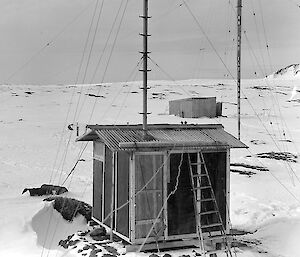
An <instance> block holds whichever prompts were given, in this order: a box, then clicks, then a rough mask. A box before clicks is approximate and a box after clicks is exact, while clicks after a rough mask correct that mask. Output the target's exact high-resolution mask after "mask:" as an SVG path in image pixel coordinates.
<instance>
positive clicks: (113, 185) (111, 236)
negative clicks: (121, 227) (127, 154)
mask: <svg viewBox="0 0 300 257" xmlns="http://www.w3.org/2000/svg"><path fill="white" fill-rule="evenodd" d="M111 180H112V181H111V205H110V206H111V207H110V211H111V215H110V229H111V230H110V241H111V242H113V235H114V233H113V226H114V202H115V201H114V198H115V197H114V195H115V194H114V192H115V152H113V153H112V175H111Z"/></svg>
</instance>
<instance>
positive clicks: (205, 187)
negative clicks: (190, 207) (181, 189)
mask: <svg viewBox="0 0 300 257" xmlns="http://www.w3.org/2000/svg"><path fill="white" fill-rule="evenodd" d="M208 188H210V189H211V186H202V187H194V189H192V190H194V191H195V190H198V189H200V190H201V189H208Z"/></svg>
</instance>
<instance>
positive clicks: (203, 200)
mask: <svg viewBox="0 0 300 257" xmlns="http://www.w3.org/2000/svg"><path fill="white" fill-rule="evenodd" d="M210 201H215V199H214V198H206V199H198V202H210Z"/></svg>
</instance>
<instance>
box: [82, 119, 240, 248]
mask: <svg viewBox="0 0 300 257" xmlns="http://www.w3.org/2000/svg"><path fill="white" fill-rule="evenodd" d="M87 128H88V131H87V132H86V133H85V134H84V135H82V136H81V137H80V138H79V139H78V141H93V145H94V147H93V152H94V154H93V159H94V165H93V213H92V217H93V219H94V220H95V221H96V222H98V223H99V224H101V225H104V226H105V227H108V228H111V229H112V230H113V232H114V233H115V234H116V235H118V236H119V237H121V238H122V239H124V240H126V241H127V242H129V243H130V244H133V245H138V244H142V243H143V242H144V240H145V239H147V243H149V242H163V243H167V242H174V240H177V241H176V243H175V244H176V245H179V244H180V241H178V240H181V243H184V244H185V245H186V244H187V242H188V241H187V239H192V238H197V231H196V230H197V229H196V220H195V212H194V202H193V200H194V197H193V193H192V190H191V189H192V187H191V178H190V165H189V161H190V160H192V161H193V162H197V161H199V160H198V159H199V152H201V153H203V155H204V159H205V162H206V166H207V169H208V173H209V177H210V179H211V183H212V187H213V190H214V192H215V195H216V201H217V204H218V206H219V210H220V215H221V217H222V221H223V225H224V228H225V230H226V231H227V232H229V216H228V215H229V213H228V208H229V184H230V183H229V173H230V166H229V165H230V149H231V148H244V147H246V145H244V144H243V143H242V142H240V141H239V140H238V139H236V138H235V137H233V136H232V135H230V134H229V133H227V132H226V131H225V130H224V128H223V126H222V125H215V124H214V125H210V124H205V125H183V124H181V125H177V124H176V125H169V124H156V125H148V135H149V137H150V138H151V139H150V140H149V139H147V140H145V139H144V136H143V129H142V125H89V126H87ZM197 169H201V167H198V168H197ZM196 171H197V170H195V172H196ZM179 172H180V173H179ZM198 172H199V170H198ZM179 174H180V176H179ZM173 190H175V193H174V194H173V195H171V196H169V195H170V192H172V191H173ZM203 222H206V224H207V222H208V223H210V222H214V221H213V220H212V219H210V218H209V217H206V219H205V220H203ZM212 232H214V229H213V228H210V229H207V230H206V233H209V234H211V233H212ZM147 235H150V236H149V237H147ZM182 240H183V241H182Z"/></svg>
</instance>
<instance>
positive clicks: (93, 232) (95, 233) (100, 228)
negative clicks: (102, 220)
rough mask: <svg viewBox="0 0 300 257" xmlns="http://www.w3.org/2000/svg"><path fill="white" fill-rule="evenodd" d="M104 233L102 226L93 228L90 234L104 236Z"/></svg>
mask: <svg viewBox="0 0 300 257" xmlns="http://www.w3.org/2000/svg"><path fill="white" fill-rule="evenodd" d="M105 235H106V230H105V228H103V227H99V228H95V229H94V230H93V231H92V232H91V233H90V236H91V237H93V236H105Z"/></svg>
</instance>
